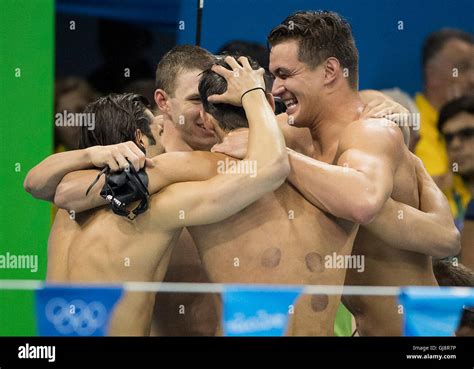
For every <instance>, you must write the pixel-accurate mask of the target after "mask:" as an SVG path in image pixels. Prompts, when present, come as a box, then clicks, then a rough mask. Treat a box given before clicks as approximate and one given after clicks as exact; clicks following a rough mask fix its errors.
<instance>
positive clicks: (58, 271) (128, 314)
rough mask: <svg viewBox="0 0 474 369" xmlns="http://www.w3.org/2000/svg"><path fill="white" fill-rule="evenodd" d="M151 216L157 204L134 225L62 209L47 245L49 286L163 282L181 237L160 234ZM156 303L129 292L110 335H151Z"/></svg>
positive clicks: (103, 212)
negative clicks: (150, 323) (172, 252)
mask: <svg viewBox="0 0 474 369" xmlns="http://www.w3.org/2000/svg"><path fill="white" fill-rule="evenodd" d="M152 216H153V203H152V204H151V209H150V210H149V211H147V212H145V213H143V214H141V215H139V216H138V217H137V218H136V219H135V220H134V221H133V222H132V221H128V220H127V219H126V218H124V217H120V216H118V215H116V214H114V213H113V212H112V211H110V210H107V209H105V208H100V209H98V210H96V211H88V212H84V213H81V214H76V215H75V220H73V219H71V218H70V216H69V214H68V213H67V212H66V211H65V210H59V211H58V213H57V215H56V219H55V221H54V224H53V227H52V230H51V234H50V238H49V244H48V276H47V279H48V281H49V282H68V283H87V282H91V283H96V282H101V283H102V282H103V283H120V282H124V281H144V282H152V281H161V280H162V279H163V277H164V274H165V272H166V268H167V264H168V261H169V257H170V253H171V249H172V246H173V244H174V242H175V241H176V238H177V237H178V236H179V233H180V232H179V231H176V232H164V231H163V230H160V229H159V227H156V222H154V223H152V222H151V221H150V219H151V217H152ZM153 224H154V225H155V226H152V225H153ZM153 301H154V293H136V292H135V293H127V295H126V296H125V298H123V299H122V300H121V301H120V303H119V304H118V305H117V309H116V311H115V313H114V314H115V315H114V319H113V320H112V323H111V328H110V334H111V335H120V334H126V335H133V334H138V335H144V334H148V330H149V320H150V315H151V311H152V308H153Z"/></svg>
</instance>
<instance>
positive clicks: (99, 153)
mask: <svg viewBox="0 0 474 369" xmlns="http://www.w3.org/2000/svg"><path fill="white" fill-rule="evenodd" d="M86 152H87V155H88V159H89V161H90V162H91V163H92V165H94V166H95V167H97V168H104V167H106V166H109V168H110V170H111V171H112V172H117V171H119V170H123V169H126V168H128V167H129V164H128V162H127V159H128V160H129V161H130V162H131V163H132V165H133V167H134V168H135V170H136V171H139V170H140V169H141V168H143V167H144V166H145V165H146V166H147V167H153V161H152V160H151V159H149V158H146V157H145V154H144V153H143V151H141V150H140V149H139V148H138V146H137V145H136V144H135V143H134V142H132V141H128V142H123V143H119V144H116V145H107V146H92V147H89V148H87V149H86Z"/></svg>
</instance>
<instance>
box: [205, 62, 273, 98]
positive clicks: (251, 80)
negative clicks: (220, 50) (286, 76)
mask: <svg viewBox="0 0 474 369" xmlns="http://www.w3.org/2000/svg"><path fill="white" fill-rule="evenodd" d="M224 60H225V61H226V63H227V64H228V65H229V67H230V68H232V70H230V69H228V68H224V67H223V66H221V65H213V66H212V70H213V71H214V72H215V73H217V74H219V75H221V76H222V77H224V78H225V80H226V81H227V91H226V92H224V93H223V94H222V95H211V96H209V97H208V101H210V102H212V103H226V104H231V105H235V106H242V101H241V100H242V95H243V94H244V93H245V92H247V91H249V90H251V89H254V88H262V89H263V90H265V82H264V80H263V74H264V72H265V71H264V69H263V68H260V69H257V70H254V69H252V67H251V65H250V63H249V61H248V59H247V58H246V57H245V56H241V57H240V58H238V61H239V62H240V64H239V63H238V62H237V61H236V60H235V59H234V58H233V57H231V56H227V57H226V58H225V59H224Z"/></svg>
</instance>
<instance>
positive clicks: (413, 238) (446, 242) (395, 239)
mask: <svg viewBox="0 0 474 369" xmlns="http://www.w3.org/2000/svg"><path fill="white" fill-rule="evenodd" d="M366 227H367V229H368V230H369V231H370V232H371V233H372V234H374V235H375V236H376V237H378V238H380V239H381V240H382V241H384V242H386V243H387V244H389V245H390V246H392V247H394V248H397V249H401V250H408V251H414V252H419V253H422V254H425V255H430V256H433V257H436V258H444V257H447V256H454V255H457V254H458V253H459V249H460V242H459V232H458V231H457V230H456V227H455V226H454V223H453V221H452V219H450V220H448V222H442V219H441V218H440V217H439V215H438V214H436V213H424V212H423V211H420V210H418V209H415V208H414V207H412V206H409V205H407V204H403V203H400V202H398V201H395V200H393V199H391V198H390V199H388V200H387V202H386V204H385V205H384V207H383V208H382V210H381V211H380V213H379V214H378V216H377V217H376V218H375V219H374V221H373V222H372V223H370V224H368V225H366Z"/></svg>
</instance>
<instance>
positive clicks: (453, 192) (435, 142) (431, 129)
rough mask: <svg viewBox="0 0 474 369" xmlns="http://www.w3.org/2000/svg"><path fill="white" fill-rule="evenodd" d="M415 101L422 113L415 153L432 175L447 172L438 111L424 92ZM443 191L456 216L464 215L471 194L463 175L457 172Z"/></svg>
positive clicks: (445, 153) (444, 145)
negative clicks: (450, 184)
mask: <svg viewBox="0 0 474 369" xmlns="http://www.w3.org/2000/svg"><path fill="white" fill-rule="evenodd" d="M415 101H416V106H417V107H418V109H419V111H420V115H421V125H420V141H418V144H417V145H416V149H415V154H416V156H418V157H419V158H420V159H421V160H422V161H423V163H424V164H425V167H426V170H427V171H428V173H429V174H430V175H432V176H441V175H444V174H447V173H448V171H450V170H451V168H450V165H449V159H448V153H447V151H446V144H445V142H444V138H443V136H442V135H441V133H440V132H439V131H438V126H437V124H438V112H437V111H436V109H435V108H433V106H431V104H430V103H429V101H428V100H427V99H426V97H425V96H424V95H423V94H417V95H416V100H415ZM443 192H444V194H445V195H446V197H447V198H448V201H449V205H450V207H451V212H452V214H453V216H454V218H455V219H458V218H460V217H462V216H463V214H464V209H465V208H466V206H467V204H468V202H469V200H470V194H469V191H468V190H467V188H466V187H465V185H464V183H463V181H462V179H461V177H459V176H458V175H456V174H455V175H454V176H453V185H452V186H451V187H450V188H448V189H445V190H444V191H443Z"/></svg>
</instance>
